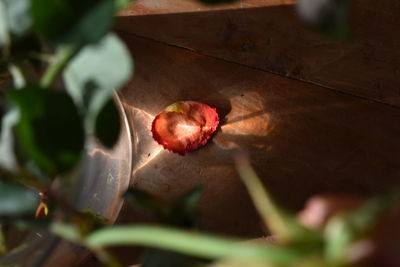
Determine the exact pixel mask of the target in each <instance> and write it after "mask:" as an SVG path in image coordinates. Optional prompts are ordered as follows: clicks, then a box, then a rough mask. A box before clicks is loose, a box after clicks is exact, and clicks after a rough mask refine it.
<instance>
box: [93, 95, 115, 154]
mask: <svg viewBox="0 0 400 267" xmlns="http://www.w3.org/2000/svg"><path fill="white" fill-rule="evenodd" d="M95 128H96V129H95V131H96V136H97V137H98V138H99V139H100V141H101V143H103V144H104V145H105V146H106V147H108V148H111V147H113V146H114V145H115V144H116V143H117V141H118V137H119V133H120V130H121V121H120V116H119V112H118V110H117V107H116V106H115V102H114V100H113V99H112V98H111V99H109V100H108V102H107V103H106V104H105V105H104V106H103V108H102V109H101V111H100V113H99V115H98V116H97V118H96V126H95Z"/></svg>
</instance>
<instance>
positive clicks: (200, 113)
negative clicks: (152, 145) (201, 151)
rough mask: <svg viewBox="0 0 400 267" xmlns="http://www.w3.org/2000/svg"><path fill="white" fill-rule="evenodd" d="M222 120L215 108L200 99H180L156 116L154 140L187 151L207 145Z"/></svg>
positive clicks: (174, 148) (168, 147) (153, 128)
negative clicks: (195, 100)
mask: <svg viewBox="0 0 400 267" xmlns="http://www.w3.org/2000/svg"><path fill="white" fill-rule="evenodd" d="M218 123H219V118H218V113H217V112H216V109H215V108H212V107H210V106H209V105H206V104H203V103H200V102H194V101H180V102H176V103H174V104H172V105H170V106H168V107H167V108H166V109H165V110H164V111H163V112H161V113H160V114H158V115H157V116H156V117H155V119H154V121H153V124H152V129H151V131H152V133H153V138H154V140H156V141H157V142H158V143H159V144H160V145H162V146H163V147H164V148H165V149H168V150H170V151H172V152H174V153H178V154H179V155H185V154H186V153H187V152H190V151H193V150H195V149H197V148H199V147H200V146H203V145H205V144H206V143H207V141H208V140H209V139H210V137H211V136H212V134H213V133H214V132H215V130H216V129H217V126H218Z"/></svg>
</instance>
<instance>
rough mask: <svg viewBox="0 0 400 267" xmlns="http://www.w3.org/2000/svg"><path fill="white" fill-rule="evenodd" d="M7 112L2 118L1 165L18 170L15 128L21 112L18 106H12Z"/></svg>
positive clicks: (0, 137)
mask: <svg viewBox="0 0 400 267" xmlns="http://www.w3.org/2000/svg"><path fill="white" fill-rule="evenodd" d="M3 107H4V106H3ZM5 112H6V113H5V114H4V116H2V120H1V134H0V167H1V168H4V169H6V170H8V171H16V169H17V167H18V163H17V157H16V154H15V150H14V144H15V140H14V134H13V128H14V127H15V125H17V123H18V121H19V118H20V113H19V110H18V109H17V108H10V109H9V110H8V111H5Z"/></svg>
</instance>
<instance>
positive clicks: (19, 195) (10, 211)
mask: <svg viewBox="0 0 400 267" xmlns="http://www.w3.org/2000/svg"><path fill="white" fill-rule="evenodd" d="M38 202H39V197H38V194H37V192H35V191H33V190H31V189H29V188H27V187H24V186H20V185H16V184H10V183H5V182H2V181H0V217H17V216H24V215H31V216H33V215H34V214H35V209H36V205H37V204H38Z"/></svg>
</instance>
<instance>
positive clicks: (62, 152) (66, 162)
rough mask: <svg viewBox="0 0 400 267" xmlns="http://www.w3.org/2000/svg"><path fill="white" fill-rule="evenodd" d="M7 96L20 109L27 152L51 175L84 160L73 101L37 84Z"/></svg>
mask: <svg viewBox="0 0 400 267" xmlns="http://www.w3.org/2000/svg"><path fill="white" fill-rule="evenodd" d="M7 96H8V99H9V100H10V102H12V103H13V104H14V105H15V106H17V107H18V109H19V113H20V120H19V122H18V124H17V125H16V127H15V130H16V134H17V137H18V139H17V142H18V145H19V146H20V148H21V149H22V151H23V153H24V154H25V155H26V156H27V157H28V158H29V159H30V160H32V162H33V163H34V164H35V165H37V166H38V167H39V168H40V169H42V170H43V171H45V172H46V173H47V174H49V175H50V176H53V175H56V174H57V173H59V172H64V171H67V170H69V169H70V168H72V167H73V166H74V165H75V164H76V163H77V161H78V160H79V158H80V154H81V151H82V149H83V144H84V134H83V127H82V124H81V119H80V116H79V114H78V111H77V110H76V107H75V105H74V103H73V101H72V100H71V98H70V97H69V96H68V95H67V94H66V93H64V92H56V91H50V90H42V89H41V88H39V87H37V86H34V85H30V86H27V87H25V88H23V89H21V90H15V91H10V92H8V95H7Z"/></svg>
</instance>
